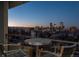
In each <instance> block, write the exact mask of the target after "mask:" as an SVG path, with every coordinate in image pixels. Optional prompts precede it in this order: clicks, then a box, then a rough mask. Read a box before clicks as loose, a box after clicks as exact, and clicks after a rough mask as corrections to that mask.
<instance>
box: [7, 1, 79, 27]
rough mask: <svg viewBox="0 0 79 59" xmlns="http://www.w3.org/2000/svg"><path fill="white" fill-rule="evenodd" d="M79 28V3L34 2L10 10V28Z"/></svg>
mask: <svg viewBox="0 0 79 59" xmlns="http://www.w3.org/2000/svg"><path fill="white" fill-rule="evenodd" d="M61 21H62V22H64V24H65V26H66V27H68V26H77V27H78V28H79V26H78V25H79V23H78V22H79V2H72V1H71V2H65V1H64V2H58V1H57V2H55V1H52V2H51V1H49V2H48V1H42V2H40V1H38V2H36V1H33V2H28V3H25V4H22V5H20V6H17V7H15V8H12V9H9V10H8V26H21V27H22V26H24V27H33V26H38V25H42V26H49V23H50V22H52V23H53V24H54V23H56V24H59V22H61Z"/></svg>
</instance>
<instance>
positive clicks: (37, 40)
mask: <svg viewBox="0 0 79 59" xmlns="http://www.w3.org/2000/svg"><path fill="white" fill-rule="evenodd" d="M25 43H28V44H29V45H36V46H39V45H48V44H50V43H51V40H50V39H46V38H32V39H27V40H25Z"/></svg>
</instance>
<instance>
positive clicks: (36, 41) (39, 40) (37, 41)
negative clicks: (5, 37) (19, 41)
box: [25, 38, 51, 56]
mask: <svg viewBox="0 0 79 59" xmlns="http://www.w3.org/2000/svg"><path fill="white" fill-rule="evenodd" d="M25 43H28V44H29V45H33V46H35V47H36V56H39V55H38V49H39V46H43V45H48V44H50V43H51V40H50V39H47V38H31V39H27V40H25Z"/></svg>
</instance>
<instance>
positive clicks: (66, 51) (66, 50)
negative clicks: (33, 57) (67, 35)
mask: <svg viewBox="0 0 79 59" xmlns="http://www.w3.org/2000/svg"><path fill="white" fill-rule="evenodd" d="M75 47H76V44H73V45H70V46H61V49H60V53H55V52H51V51H45V50H43V49H40V50H39V56H40V57H71V56H73V54H74V51H75ZM57 48H58V47H57Z"/></svg>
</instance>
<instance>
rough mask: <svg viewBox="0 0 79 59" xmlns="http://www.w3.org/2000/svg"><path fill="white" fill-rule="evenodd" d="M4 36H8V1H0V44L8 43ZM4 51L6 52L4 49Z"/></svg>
mask: <svg viewBox="0 0 79 59" xmlns="http://www.w3.org/2000/svg"><path fill="white" fill-rule="evenodd" d="M6 34H8V1H4V2H2V1H0V44H6V43H7V42H8V39H6V37H5V35H6ZM4 49H5V50H7V48H6V47H4Z"/></svg>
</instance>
